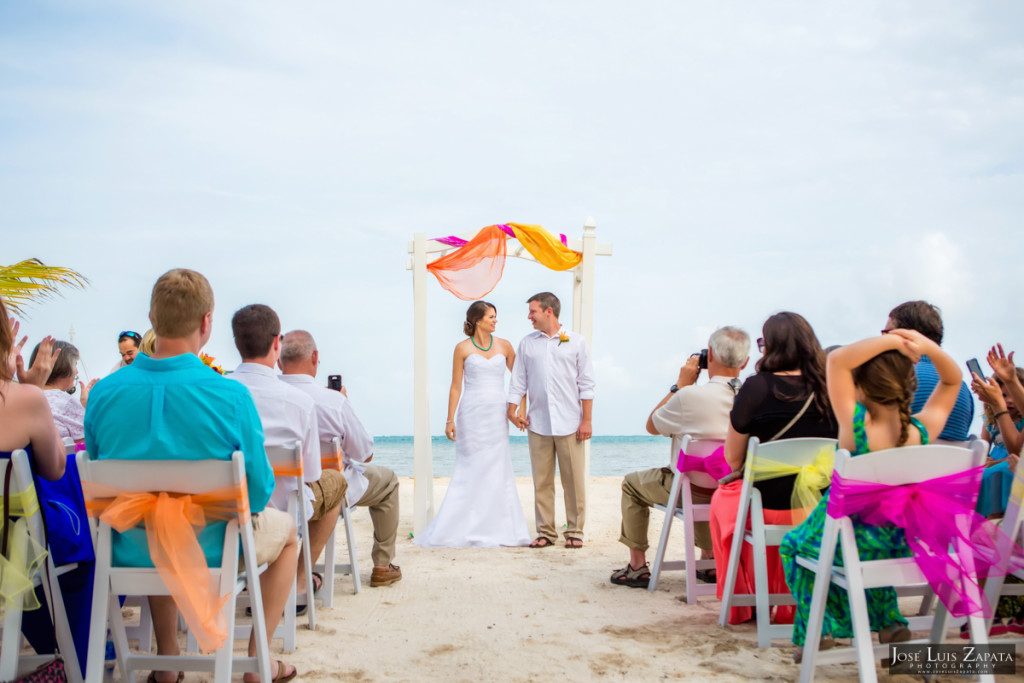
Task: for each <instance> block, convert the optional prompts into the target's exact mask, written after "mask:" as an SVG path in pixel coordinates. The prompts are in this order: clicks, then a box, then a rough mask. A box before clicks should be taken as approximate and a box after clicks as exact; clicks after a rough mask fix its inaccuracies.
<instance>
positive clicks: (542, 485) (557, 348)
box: [508, 292, 594, 548]
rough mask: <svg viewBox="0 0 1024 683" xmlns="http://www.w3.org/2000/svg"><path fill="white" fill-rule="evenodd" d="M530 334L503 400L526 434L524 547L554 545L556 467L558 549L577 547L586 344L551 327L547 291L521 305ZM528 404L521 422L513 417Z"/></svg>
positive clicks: (554, 318) (590, 379)
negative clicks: (529, 485)
mask: <svg viewBox="0 0 1024 683" xmlns="http://www.w3.org/2000/svg"><path fill="white" fill-rule="evenodd" d="M527 304H529V306H530V313H529V315H528V316H527V317H528V318H529V320H530V322H531V323H533V328H534V330H536V331H535V332H533V333H531V334H529V335H527V336H526V337H524V338H523V340H522V341H521V342H519V349H518V351H517V352H516V362H515V365H514V366H513V367H512V382H511V384H510V385H509V393H508V419H509V420H510V421H511V422H512V424H514V425H515V426H516V427H519V428H520V429H524V428H529V429H528V432H527V434H528V435H529V440H530V462H531V465H532V467H533V493H534V512H535V515H536V521H537V538H536V539H534V541H533V543H531V544H530V547H531V548H547V547H550V546H552V545H554V544H555V541H556V540H557V539H558V532H557V531H556V530H555V461H556V459H557V461H558V470H559V473H560V475H561V478H562V489H563V491H564V495H565V521H566V527H567V528H566V531H565V547H566V548H582V547H583V522H584V521H585V518H586V484H587V482H586V477H585V476H584V474H585V473H584V467H585V463H584V458H583V442H584V441H586V440H587V439H589V438H590V435H591V433H592V431H593V428H592V426H591V409H592V408H593V404H594V371H593V368H592V367H591V362H590V351H589V349H588V348H587V340H586V339H584V338H583V337H582V336H581V335H578V334H576V333H575V332H569V331H567V330H565V328H563V327H562V325H561V324H560V323H559V322H558V315H559V313H560V312H561V309H562V305H561V303H560V302H559V301H558V297H557V296H555V295H554V294H552V293H551V292H541V293H540V294H534V295H533V296H531V297H530V298H529V299H528V300H527ZM523 396H527V397H528V399H529V400H528V407H527V413H526V417H525V418H519V417H517V416H516V410H517V409H518V407H519V402H520V401H521V400H522V398H523Z"/></svg>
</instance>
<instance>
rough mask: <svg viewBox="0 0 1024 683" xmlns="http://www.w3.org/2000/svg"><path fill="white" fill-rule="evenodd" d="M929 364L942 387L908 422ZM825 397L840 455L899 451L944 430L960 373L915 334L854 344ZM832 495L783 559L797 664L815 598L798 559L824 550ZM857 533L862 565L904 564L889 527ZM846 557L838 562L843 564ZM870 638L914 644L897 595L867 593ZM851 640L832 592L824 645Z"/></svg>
mask: <svg viewBox="0 0 1024 683" xmlns="http://www.w3.org/2000/svg"><path fill="white" fill-rule="evenodd" d="M922 355H926V356H928V357H929V358H930V359H931V360H932V362H933V363H934V364H935V369H936V370H937V371H938V374H939V383H938V384H937V385H936V386H935V389H934V391H932V394H931V396H930V397H929V398H928V401H927V402H926V403H925V405H924V408H923V409H922V410H921V412H919V413H918V414H917V415H911V414H910V402H911V400H912V399H913V397H914V390H915V388H916V386H917V380H916V378H915V376H914V363H916V362H917V360H918V359H919V358H920V357H921V356H922ZM826 378H827V382H828V395H829V399H830V400H831V402H832V410H833V411H834V412H835V416H836V422H837V423H838V425H839V444H838V446H839V448H845V449H847V450H848V451H850V453H851V454H853V455H860V454H863V453H867V452H869V451H877V450H882V449H885V448H895V447H899V446H913V445H918V444H927V443H928V441H929V435H936V436H937V435H938V434H939V433H940V432H941V431H942V428H943V426H944V425H945V424H946V418H948V417H949V414H950V412H951V411H952V410H953V406H954V405H955V404H956V398H957V394H958V393H959V391H960V378H961V373H960V369H959V368H958V367H957V364H956V362H955V361H954V360H953V359H952V358H950V357H949V356H948V355H946V353H945V352H943V351H942V349H941V348H939V345H938V344H936V343H935V342H934V341H932V340H930V339H928V338H927V337H925V336H924V335H922V334H921V333H919V332H916V331H914V330H892V331H891V332H890V333H889V334H885V335H882V336H880V337H872V338H870V339H864V340H863V341H859V342H855V343H853V344H850V345H848V346H844V347H842V348H840V349H837V350H835V351H833V352H832V353H831V354H830V355H829V357H828V365H827V375H826ZM827 505H828V493H827V492H826V493H825V495H824V496H823V497H822V499H821V502H820V503H819V504H818V506H817V507H816V508H815V509H814V512H812V513H811V515H810V517H808V518H807V520H806V521H805V522H804V523H803V524H801V525H800V526H798V527H797V528H796V529H793V530H792V531H791V532H789V533H788V534H786V536H785V538H784V539H783V541H782V547H781V549H780V554H781V555H782V564H783V567H784V568H785V571H786V582H787V583H788V584H789V588H790V590H791V591H792V592H793V597H794V598H796V603H797V605H796V618H795V620H794V622H793V643H794V644H795V645H796V646H797V651H796V653H795V658H796V660H797V661H800V656H801V653H802V648H803V644H804V640H805V638H806V635H807V633H806V630H807V616H808V612H809V611H810V606H811V596H812V593H813V590H814V573H813V572H812V571H810V570H808V569H805V568H803V567H801V566H800V565H799V564H797V561H796V558H797V556H802V557H811V558H816V557H817V556H818V552H819V551H820V549H821V536H822V532H823V531H824V527H825V508H826V506H827ZM854 533H855V535H856V538H857V547H858V549H859V550H860V557H861V559H862V560H878V559H884V558H890V557H907V556H909V554H910V550H909V548H908V547H907V543H906V539H905V538H904V535H903V530H902V529H900V528H898V527H891V526H871V525H868V524H862V523H859V522H857V521H856V520H855V521H854ZM840 550H841V549H837V550H836V556H835V562H836V563H837V564H842V553H841V552H840ZM867 605H868V616H869V617H870V620H871V630H873V631H878V632H879V634H878V639H879V641H880V642H882V643H889V642H903V641H906V640H909V639H910V631H909V629H908V628H907V620H906V619H905V618H903V616H902V615H901V614H900V611H899V605H898V604H897V602H896V591H895V590H893V589H892V588H875V589H871V590H868V591H867ZM834 637H841V638H852V637H853V628H852V624H851V621H850V612H849V603H848V601H847V597H846V595H845V592H844V591H843V590H842V589H841V588H838V587H837V586H834V585H833V586H832V587H831V588H830V589H829V593H828V600H827V603H826V606H825V620H824V624H823V627H822V645H823V646H824V647H831V646H832V644H833V643H834V641H833V640H832V638H834Z"/></svg>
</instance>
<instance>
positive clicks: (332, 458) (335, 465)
mask: <svg viewBox="0 0 1024 683" xmlns="http://www.w3.org/2000/svg"><path fill="white" fill-rule="evenodd" d="M344 457H345V454H344V452H342V450H341V449H340V448H339V449H338V450H337V451H336V452H334V453H328V454H326V455H324V454H321V455H320V467H321V468H323V469H325V470H337V471H338V472H341V470H342V469H343V467H344V463H343V460H344Z"/></svg>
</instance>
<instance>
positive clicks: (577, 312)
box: [406, 218, 612, 534]
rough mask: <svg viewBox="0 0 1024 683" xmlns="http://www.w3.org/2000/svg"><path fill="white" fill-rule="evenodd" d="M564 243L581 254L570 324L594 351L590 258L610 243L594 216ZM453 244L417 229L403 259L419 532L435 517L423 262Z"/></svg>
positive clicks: (524, 254) (518, 254)
mask: <svg viewBox="0 0 1024 683" xmlns="http://www.w3.org/2000/svg"><path fill="white" fill-rule="evenodd" d="M475 236H476V232H470V233H464V234H462V235H459V237H460V238H462V239H464V240H467V241H468V240H471V239H473V237H475ZM567 246H568V247H569V248H570V249H572V250H573V251H578V252H580V253H581V254H583V259H582V261H581V262H580V265H578V266H576V267H575V268H573V269H572V270H571V271H570V272H571V273H572V274H573V305H572V330H573V331H574V332H577V333H579V334H582V335H583V336H584V337H585V338H586V340H587V344H589V345H590V348H591V352H593V348H594V340H593V336H594V258H595V257H596V256H611V255H612V245H610V244H599V243H598V242H597V224H596V223H595V222H594V219H593V218H587V220H586V222H585V223H584V224H583V237H582V239H570V240H568V245H567ZM456 248H457V247H452V246H450V245H447V244H444V243H443V242H438V241H436V240H430V239H427V236H426V235H425V234H424V233H416V234H415V235H413V240H412V242H409V253H410V254H412V256H411V257H410V258H409V260H408V261H407V262H406V270H411V271H412V295H413V454H414V458H415V464H414V468H413V471H414V474H415V487H414V492H413V520H414V527H413V528H414V530H415V533H417V534H418V533H420V532H421V531H423V529H424V528H426V526H427V524H429V523H430V520H432V519H433V518H434V461H433V456H432V454H431V441H430V438H431V437H430V386H429V383H428V381H427V263H428V262H429V261H433V260H434V259H437V258H440V257H441V256H443V255H444V254H446V253H448V252H449V251H452V250H454V249H456ZM506 258H521V259H523V260H526V261H534V262H536V259H534V258H533V256H531V255H530V253H529V252H528V251H526V249H525V248H524V247H523V245H521V244H518V245H516V246H515V247H511V246H510V248H509V250H508V253H507V254H506ZM584 453H585V457H586V473H585V475H586V476H588V477H589V475H590V442H589V441H587V442H586V444H585V445H584Z"/></svg>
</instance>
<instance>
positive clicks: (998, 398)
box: [971, 373, 1006, 413]
mask: <svg viewBox="0 0 1024 683" xmlns="http://www.w3.org/2000/svg"><path fill="white" fill-rule="evenodd" d="M971 374H972V375H973V377H974V379H973V380H972V381H971V389H972V390H973V391H974V393H975V394H977V395H978V398H979V399H981V402H982V403H984V404H985V405H986V406H988V407H989V408H991V409H992V412H993V413H1000V412H1002V411H1004V410H1006V399H1005V398H1003V390H1002V388H1000V386H999V385H998V384H996V381H995V380H994V379H992V378H991V377H988V378H984V377H978V376H977V375H974V373H971Z"/></svg>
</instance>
